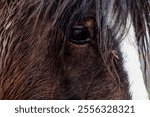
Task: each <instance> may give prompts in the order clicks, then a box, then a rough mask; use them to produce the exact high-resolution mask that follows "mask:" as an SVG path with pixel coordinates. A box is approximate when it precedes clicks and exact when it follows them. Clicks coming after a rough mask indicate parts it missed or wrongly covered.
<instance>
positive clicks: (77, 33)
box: [69, 26, 92, 44]
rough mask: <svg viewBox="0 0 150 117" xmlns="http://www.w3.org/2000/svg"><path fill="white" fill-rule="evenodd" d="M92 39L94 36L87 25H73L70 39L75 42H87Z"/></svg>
mask: <svg viewBox="0 0 150 117" xmlns="http://www.w3.org/2000/svg"><path fill="white" fill-rule="evenodd" d="M91 40H92V36H91V34H90V32H89V30H88V27H86V26H75V27H73V29H72V31H71V33H70V35H69V41H71V42H72V43H75V44H85V43H89V42H90V41H91Z"/></svg>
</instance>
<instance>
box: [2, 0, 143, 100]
mask: <svg viewBox="0 0 150 117" xmlns="http://www.w3.org/2000/svg"><path fill="white" fill-rule="evenodd" d="M107 2H108V1H107ZM96 4H99V1H95V2H92V1H90V0H83V1H76V2H72V3H70V1H69V0H66V1H61V0H60V1H59V2H56V1H55V2H54V1H47V2H42V1H41V0H40V1H39V2H35V1H34V0H30V1H29V2H28V1H27V2H26V3H25V2H23V1H22V0H20V3H18V4H17V3H16V4H15V5H14V6H13V5H12V6H11V5H10V8H8V12H7V13H6V14H5V16H4V15H3V17H4V18H5V19H7V17H8V16H9V18H8V19H7V20H8V21H7V20H4V22H5V24H3V25H2V24H1V25H2V26H3V31H1V32H0V35H1V37H0V38H5V39H4V40H3V41H1V44H3V50H2V51H1V58H0V61H1V62H2V64H1V66H0V67H1V71H0V73H1V74H0V82H1V87H0V92H1V95H0V98H1V99H131V97H132V95H131V92H130V90H129V89H130V81H132V80H130V79H129V76H131V77H135V76H134V75H129V74H130V73H128V70H127V69H128V68H127V66H128V64H125V62H127V61H128V60H127V61H126V59H124V54H125V55H128V52H127V51H125V50H124V48H121V47H122V46H123V47H124V43H127V42H126V41H123V42H119V40H118V38H120V37H122V38H123V36H122V34H123V35H126V32H124V30H123V29H122V27H123V26H124V27H125V28H124V29H126V25H127V23H125V24H122V23H123V21H120V20H121V19H117V18H118V17H120V18H122V20H127V19H128V18H129V15H127V14H126V13H125V15H126V16H127V17H128V18H125V17H126V16H122V15H121V14H119V16H115V17H117V18H114V19H113V20H111V18H112V17H113V16H111V14H110V11H111V10H112V8H111V7H112V6H113V5H112V4H113V2H112V3H111V4H106V3H105V2H104V4H103V5H104V6H105V8H104V9H103V8H102V9H101V10H100V8H99V7H98V6H100V5H96ZM107 5H108V6H107ZM108 8H110V10H108V11H107V12H106V13H105V12H104V11H105V10H107V9H108ZM99 10H100V11H99ZM11 12H12V13H11ZM100 12H102V13H100ZM9 13H10V14H9ZM123 18H125V19H123ZM115 21H118V22H115ZM130 21H131V20H130ZM114 22H115V23H116V24H114ZM128 28H129V27H128ZM128 28H127V29H128ZM116 30H119V31H118V32H117V31H116ZM128 30H129V31H130V32H131V33H132V32H133V26H131V28H129V29H128ZM118 33H119V34H118ZM131 33H130V34H131ZM127 35H128V34H127ZM134 37H135V34H134V35H133V38H134ZM125 39H126V38H125ZM134 39H135V38H134ZM134 41H135V40H134ZM5 43H7V44H5ZM129 47H130V46H129ZM4 48H5V49H6V48H7V51H6V50H4ZM132 50H133V51H136V49H134V48H131V50H129V51H132ZM134 58H135V59H136V62H137V61H138V58H137V56H136V57H134ZM127 59H130V57H127ZM133 61H134V60H131V62H133ZM138 62H139V61H138ZM137 67H138V68H135V69H136V70H137V71H139V69H140V68H139V67H140V66H139V65H137ZM131 68H132V67H131ZM132 69H133V68H132ZM130 71H132V70H129V72H130ZM135 74H136V73H135ZM140 75H141V71H140ZM140 78H141V76H140Z"/></svg>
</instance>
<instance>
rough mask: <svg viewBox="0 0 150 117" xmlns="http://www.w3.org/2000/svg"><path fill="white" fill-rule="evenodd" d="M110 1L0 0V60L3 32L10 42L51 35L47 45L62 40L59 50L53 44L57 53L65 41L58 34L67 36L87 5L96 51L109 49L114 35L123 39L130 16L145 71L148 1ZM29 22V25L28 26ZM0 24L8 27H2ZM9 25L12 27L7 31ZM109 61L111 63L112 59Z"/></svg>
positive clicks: (149, 23)
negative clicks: (91, 13) (91, 14)
mask: <svg viewBox="0 0 150 117" xmlns="http://www.w3.org/2000/svg"><path fill="white" fill-rule="evenodd" d="M110 1H111V0H1V1H0V62H2V61H3V60H2V58H3V57H4V53H3V52H2V49H3V47H2V45H3V41H4V39H1V37H4V35H5V39H9V38H10V37H11V39H14V40H13V43H18V42H23V41H24V40H23V39H24V38H29V39H30V42H31V43H34V42H35V41H36V40H32V37H33V36H36V37H37V38H38V36H39V37H42V38H48V37H52V38H50V39H49V43H50V44H51V45H56V44H59V43H62V45H61V51H59V50H60V47H59V48H55V49H56V53H54V55H52V56H58V57H59V56H60V55H61V53H62V51H63V43H65V42H64V40H63V39H66V38H62V37H67V35H68V34H69V32H70V31H71V29H72V26H73V25H74V24H76V22H77V21H78V20H79V19H80V18H82V17H83V16H84V15H85V14H87V12H88V9H89V8H95V11H96V12H95V16H96V17H95V20H96V24H97V27H96V28H97V35H96V36H97V43H98V48H99V51H100V52H104V51H108V50H111V48H112V46H115V45H112V43H113V41H114V40H116V39H118V40H119V41H120V42H121V39H123V38H124V36H125V34H126V30H125V28H126V25H127V20H128V17H131V20H132V22H133V26H134V28H135V34H136V39H137V43H138V49H139V53H140V55H141V56H140V57H142V59H143V60H144V68H145V69H144V73H146V70H147V69H146V68H147V67H146V66H147V65H149V61H150V60H148V55H149V46H150V35H149V34H150V1H149V0H114V1H113V2H114V3H113V7H112V6H111V2H110ZM110 8H112V9H111V16H112V17H111V18H112V19H111V21H112V22H113V23H112V25H111V26H108V23H107V21H109V20H110V19H108V18H109V17H108V15H109V14H110ZM6 17H7V18H6ZM111 21H110V22H111ZM24 25H26V27H24V28H23V26H24ZM11 26H13V27H11ZM30 26H32V27H33V28H32V29H31V28H28V27H30ZM4 27H5V28H8V30H5V29H4ZM39 27H40V28H39ZM9 28H10V29H11V30H12V31H10V30H9ZM22 28H23V29H22ZM28 29H29V30H28ZM58 29H59V30H58ZM22 30H24V32H25V31H26V33H25V34H24V37H22ZM120 30H121V31H120ZM37 34H38V36H37ZM39 34H40V35H39ZM109 34H110V35H109ZM56 37H58V38H56ZM56 39H59V40H56ZM104 39H105V40H104ZM11 41H12V40H9V41H8V43H10V44H12V43H11ZM37 43H40V42H37ZM13 47H14V48H13V50H11V53H14V50H15V49H16V48H17V47H16V46H15V44H14V45H13ZM108 47H109V48H108ZM53 48H54V46H51V47H50V48H49V49H53ZM25 49H27V48H25ZM20 51H25V50H20ZM26 51H27V50H26ZM55 54H56V55H55ZM104 57H107V56H104ZM108 62H110V61H107V59H106V58H104V63H106V65H107V63H108ZM6 64H7V63H5V62H3V64H1V63H0V73H1V72H2V68H3V66H5V65H6ZM112 65H114V64H113V63H112ZM111 72H112V71H111ZM114 72H115V71H114Z"/></svg>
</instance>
